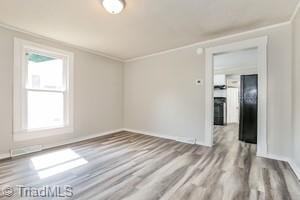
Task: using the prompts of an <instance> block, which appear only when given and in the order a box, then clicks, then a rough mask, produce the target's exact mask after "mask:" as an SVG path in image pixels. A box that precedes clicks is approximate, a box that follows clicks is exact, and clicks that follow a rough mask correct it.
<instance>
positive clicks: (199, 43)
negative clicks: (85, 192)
mask: <svg viewBox="0 0 300 200" xmlns="http://www.w3.org/2000/svg"><path fill="white" fill-rule="evenodd" d="M290 24H291V22H290V21H287V22H282V23H278V24H274V25H270V26H265V27H261V28H257V29H253V30H249V31H245V32H240V33H235V34H232V35H227V36H223V37H219V38H215V39H211V40H205V41H202V42H197V43H193V44H190V45H186V46H182V47H178V48H173V49H169V50H165V51H160V52H157V53H153V54H149V55H145V56H140V57H136V58H131V59H127V60H124V62H125V63H128V62H133V61H137V60H142V59H146V58H150V57H154V56H159V55H163V54H168V53H171V52H174V51H178V50H182V49H186V48H191V47H196V46H204V45H209V44H211V43H215V42H220V41H222V40H227V39H232V38H235V37H240V36H244V35H248V34H251V33H255V32H258V31H265V30H269V29H273V28H278V27H281V26H286V25H290Z"/></svg>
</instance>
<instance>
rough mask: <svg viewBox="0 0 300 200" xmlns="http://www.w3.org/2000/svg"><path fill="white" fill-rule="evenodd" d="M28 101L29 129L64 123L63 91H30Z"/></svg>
mask: <svg viewBox="0 0 300 200" xmlns="http://www.w3.org/2000/svg"><path fill="white" fill-rule="evenodd" d="M27 103H28V111H27V114H28V118H27V119H28V129H36V128H50V127H56V126H62V125H63V123H64V122H63V119H64V96H63V93H56V92H36V91H29V92H28V102H27Z"/></svg>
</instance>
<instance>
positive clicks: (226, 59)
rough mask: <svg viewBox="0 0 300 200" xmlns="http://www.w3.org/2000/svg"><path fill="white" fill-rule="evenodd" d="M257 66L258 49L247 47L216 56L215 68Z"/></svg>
mask: <svg viewBox="0 0 300 200" xmlns="http://www.w3.org/2000/svg"><path fill="white" fill-rule="evenodd" d="M256 66H257V49H256V48H253V49H245V50H242V51H235V52H230V53H224V54H220V55H215V56H214V69H215V70H220V69H232V68H241V69H242V68H250V67H256Z"/></svg>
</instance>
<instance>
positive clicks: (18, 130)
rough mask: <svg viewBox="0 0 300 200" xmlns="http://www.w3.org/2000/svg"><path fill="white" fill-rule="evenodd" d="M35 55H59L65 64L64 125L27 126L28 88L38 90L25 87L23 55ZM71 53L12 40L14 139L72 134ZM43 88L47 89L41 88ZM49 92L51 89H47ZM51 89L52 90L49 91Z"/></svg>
mask: <svg viewBox="0 0 300 200" xmlns="http://www.w3.org/2000/svg"><path fill="white" fill-rule="evenodd" d="M27 52H34V53H37V54H41V55H45V56H49V57H54V58H59V59H62V60H63V63H64V89H63V91H62V92H63V94H64V125H63V126H59V127H49V128H41V129H28V128H27V114H26V113H27V95H26V94H27V91H37V90H36V89H33V88H28V87H27V71H28V70H27V67H28V66H27V65H28V64H27V60H26V57H25V54H26V53H27ZM73 63H74V54H73V53H71V52H67V51H63V50H60V49H56V48H52V47H49V46H45V45H40V44H37V43H34V42H30V41H26V40H22V39H19V38H15V39H14V117H13V118H14V119H13V136H14V140H15V141H22V140H31V139H37V138H41V137H49V136H54V135H58V134H67V133H73V131H74V120H73V68H74V66H73V65H74V64H73ZM42 91H46V90H42ZM49 92H51V90H49ZM52 92H53V91H52Z"/></svg>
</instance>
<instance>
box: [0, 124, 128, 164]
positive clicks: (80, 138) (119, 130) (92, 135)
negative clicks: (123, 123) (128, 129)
mask: <svg viewBox="0 0 300 200" xmlns="http://www.w3.org/2000/svg"><path fill="white" fill-rule="evenodd" d="M121 131H123V129H115V130H112V131H107V132H102V133H96V134H90V135H88V136H83V137H77V138H73V139H69V140H66V141H63V142H58V143H53V144H47V145H42V148H41V151H42V150H46V149H51V148H54V147H59V146H63V145H68V144H73V143H76V142H82V141H85V140H90V139H93V138H97V137H101V136H104V135H110V134H113V133H118V132H121ZM25 154H27V153H24V154H22V155H25ZM10 157H11V154H10V153H7V154H0V160H1V159H5V158H10Z"/></svg>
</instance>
